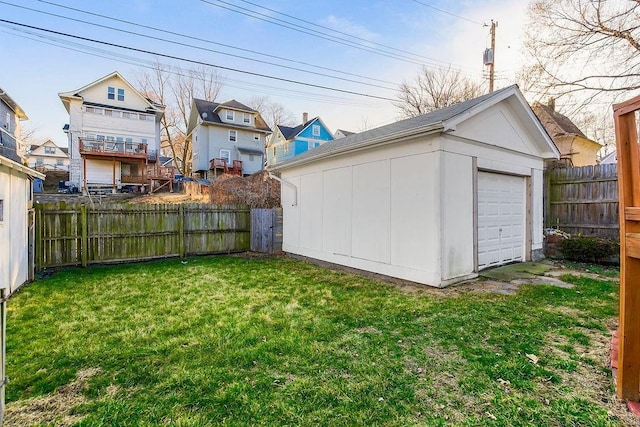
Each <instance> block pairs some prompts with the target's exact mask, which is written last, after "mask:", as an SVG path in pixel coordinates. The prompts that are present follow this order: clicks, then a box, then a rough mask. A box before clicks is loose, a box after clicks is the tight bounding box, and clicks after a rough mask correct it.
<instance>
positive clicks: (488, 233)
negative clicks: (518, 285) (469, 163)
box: [478, 172, 526, 270]
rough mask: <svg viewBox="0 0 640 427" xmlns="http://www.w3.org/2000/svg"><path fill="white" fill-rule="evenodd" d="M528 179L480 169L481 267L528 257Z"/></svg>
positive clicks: (479, 228)
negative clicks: (526, 236)
mask: <svg viewBox="0 0 640 427" xmlns="http://www.w3.org/2000/svg"><path fill="white" fill-rule="evenodd" d="M525 189H526V187H525V179H524V178H522V177H518V176H511V175H502V174H498V173H489V172H478V269H480V270H482V269H484V268H488V267H493V266H497V265H501V264H506V263H509V262H514V261H523V260H524V256H525V224H526V212H525V209H526V191H525Z"/></svg>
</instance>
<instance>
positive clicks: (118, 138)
mask: <svg viewBox="0 0 640 427" xmlns="http://www.w3.org/2000/svg"><path fill="white" fill-rule="evenodd" d="M116 142H124V138H123V137H121V136H118V137H116Z"/></svg>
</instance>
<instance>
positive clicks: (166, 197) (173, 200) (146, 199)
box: [129, 193, 209, 205]
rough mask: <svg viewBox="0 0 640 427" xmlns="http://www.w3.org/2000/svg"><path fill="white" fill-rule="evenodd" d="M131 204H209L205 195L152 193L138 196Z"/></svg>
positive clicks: (130, 201)
mask: <svg viewBox="0 0 640 427" xmlns="http://www.w3.org/2000/svg"><path fill="white" fill-rule="evenodd" d="M129 203H131V204H141V203H146V204H169V205H175V204H181V203H209V197H208V196H206V195H203V196H197V195H192V196H190V195H188V194H184V193H153V194H145V195H142V196H138V197H136V198H135V199H131V200H129Z"/></svg>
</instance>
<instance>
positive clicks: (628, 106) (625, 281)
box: [613, 96, 640, 401]
mask: <svg viewBox="0 0 640 427" xmlns="http://www.w3.org/2000/svg"><path fill="white" fill-rule="evenodd" d="M638 111H640V96H638V97H635V98H633V99H631V100H629V101H626V102H624V103H622V104H617V105H614V106H613V113H614V114H613V115H614V121H615V128H616V147H617V150H618V193H619V197H618V200H619V203H620V320H619V322H620V323H619V344H618V384H617V386H618V390H617V392H618V397H619V398H621V399H625V400H630V401H638V398H639V397H640V153H639V145H638V122H637V120H636V114H637V112H638Z"/></svg>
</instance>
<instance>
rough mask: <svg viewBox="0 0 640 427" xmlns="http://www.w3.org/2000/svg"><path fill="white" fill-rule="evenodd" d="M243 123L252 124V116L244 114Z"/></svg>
mask: <svg viewBox="0 0 640 427" xmlns="http://www.w3.org/2000/svg"><path fill="white" fill-rule="evenodd" d="M242 121H243V122H244V123H246V124H249V123H251V115H250V114H247V113H244V115H243V116H242Z"/></svg>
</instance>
